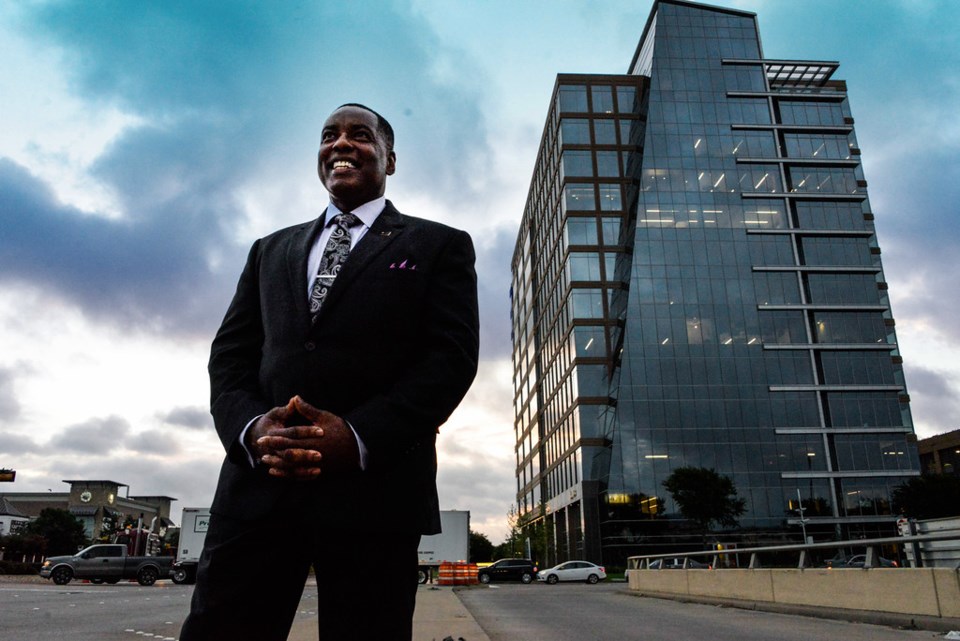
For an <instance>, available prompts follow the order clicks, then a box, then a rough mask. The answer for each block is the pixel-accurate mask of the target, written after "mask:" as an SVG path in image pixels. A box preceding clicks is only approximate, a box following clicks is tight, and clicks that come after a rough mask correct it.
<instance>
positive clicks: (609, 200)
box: [562, 183, 623, 213]
mask: <svg viewBox="0 0 960 641" xmlns="http://www.w3.org/2000/svg"><path fill="white" fill-rule="evenodd" d="M562 204H563V209H562V211H563V213H566V212H568V211H597V210H599V211H621V210H623V199H622V198H621V194H620V185H618V184H614V183H600V184H596V185H594V184H587V183H570V184H567V185H564V187H563V203H562Z"/></svg>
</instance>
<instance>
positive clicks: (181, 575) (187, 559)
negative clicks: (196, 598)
mask: <svg viewBox="0 0 960 641" xmlns="http://www.w3.org/2000/svg"><path fill="white" fill-rule="evenodd" d="M209 526H210V508H208V507H185V508H183V514H182V516H181V517H180V542H179V544H177V560H176V562H175V563H174V564H173V574H172V578H173V582H174V583H195V582H196V580H197V565H198V564H199V563H200V553H201V552H203V541H204V539H206V538H207V528H208V527H209Z"/></svg>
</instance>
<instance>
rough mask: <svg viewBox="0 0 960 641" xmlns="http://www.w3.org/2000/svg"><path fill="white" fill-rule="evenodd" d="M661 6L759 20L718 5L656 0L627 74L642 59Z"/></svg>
mask: <svg viewBox="0 0 960 641" xmlns="http://www.w3.org/2000/svg"><path fill="white" fill-rule="evenodd" d="M661 4H674V5H677V6H680V7H690V8H691V9H706V10H707V11H716V12H717V13H726V14H729V15H733V16H740V17H741V18H753V19H754V20H756V19H757V14H756V13H755V12H753V11H743V10H740V9H730V8H729V7H718V6H716V5H712V4H705V3H703V2H691V1H690V0H655V1H654V3H653V7H652V8H651V9H650V15H649V16H647V23H646V24H645V25H644V26H643V33H641V34H640V41H639V42H638V43H637V49H636V51H634V53H633V58H631V60H630V66H629V67H627V73H630V70H631V69H633V67H634V65H636V64H637V59H638V58H639V57H640V49H641V48H642V47H643V42H644V41H645V40H646V39H647V32H648V31H650V25H651V24H653V17H654V16H655V15H657V10H659V9H660V5H661Z"/></svg>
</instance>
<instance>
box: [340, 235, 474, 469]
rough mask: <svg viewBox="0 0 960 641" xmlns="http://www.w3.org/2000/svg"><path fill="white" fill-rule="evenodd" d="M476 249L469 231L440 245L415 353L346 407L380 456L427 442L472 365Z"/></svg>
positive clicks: (461, 391) (462, 389)
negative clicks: (378, 388) (380, 386)
mask: <svg viewBox="0 0 960 641" xmlns="http://www.w3.org/2000/svg"><path fill="white" fill-rule="evenodd" d="M474 263H475V254H474V249H473V242H472V241H471V239H470V236H469V235H468V234H467V233H466V232H463V231H456V232H455V233H454V234H452V235H451V237H450V239H449V240H448V241H447V243H446V245H445V247H444V248H443V249H442V250H441V252H440V255H439V258H438V260H437V263H436V265H435V267H434V269H433V276H432V281H431V283H430V286H429V288H428V291H427V295H426V297H425V303H424V305H425V307H426V309H425V310H424V313H423V314H422V315H421V318H423V319H424V324H425V327H424V331H423V332H422V333H421V334H420V335H419V336H418V337H417V341H418V347H417V352H416V353H417V355H418V356H417V357H416V358H414V359H413V360H412V361H411V363H410V365H409V366H408V367H406V368H405V370H403V371H402V372H401V375H400V376H398V377H397V380H396V382H395V383H394V384H393V385H392V387H391V388H390V389H388V390H387V391H386V392H385V393H383V394H380V395H377V396H374V397H373V398H371V399H369V400H368V401H366V402H365V403H363V404H361V405H360V406H358V407H356V408H354V409H353V410H351V411H349V412H347V414H346V415H345V416H344V418H345V419H346V420H347V421H349V422H350V424H351V425H352V426H353V427H354V429H355V430H356V432H357V434H358V435H359V436H360V438H361V439H362V440H363V442H364V444H365V445H366V447H367V448H368V450H369V453H370V456H371V458H370V464H371V465H375V464H376V463H377V461H382V460H384V459H383V457H384V456H387V457H391V456H395V455H402V454H403V453H404V452H407V451H412V450H413V449H415V448H417V447H419V446H421V445H423V444H427V443H429V444H430V445H431V446H432V444H433V439H434V437H435V435H436V430H437V428H438V427H439V426H440V425H442V424H443V423H444V422H445V421H446V420H447V418H448V417H449V416H450V414H451V413H453V410H454V409H456V407H457V405H459V403H460V401H461V400H462V399H463V397H464V395H465V394H466V393H467V390H468V389H469V388H470V384H471V383H472V382H473V379H474V377H475V376H476V373H477V362H478V359H479V343H480V337H479V333H480V329H479V325H480V321H479V311H478V304H477V275H476V270H475V268H474Z"/></svg>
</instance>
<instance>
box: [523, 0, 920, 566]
mask: <svg viewBox="0 0 960 641" xmlns="http://www.w3.org/2000/svg"><path fill="white" fill-rule="evenodd" d="M837 67H838V64H837V63H835V62H824V61H807V60H771V59H765V58H764V57H763V53H762V49H761V45H760V38H759V32H758V28H757V21H756V16H755V14H752V13H748V12H743V11H738V10H728V9H723V8H717V7H711V6H706V5H701V4H695V3H691V2H684V1H681V0H659V1H657V2H655V3H654V6H653V9H652V11H651V14H650V17H649V19H648V21H647V24H646V27H645V28H644V30H643V35H642V37H641V40H640V44H639V46H638V48H637V52H636V55H635V56H634V59H633V61H632V62H631V64H630V66H629V70H628V73H627V74H624V75H567V74H561V75H559V76H558V77H557V82H556V85H555V89H554V92H553V96H552V99H551V104H550V109H549V114H548V117H547V121H546V125H545V127H544V133H543V137H542V141H541V145H540V151H539V154H538V158H537V161H536V166H535V169H534V173H533V178H532V180H531V185H530V191H529V195H528V199H527V203H526V207H525V211H524V216H523V221H522V224H521V227H520V231H519V234H518V238H517V245H516V250H515V253H514V258H513V282H512V287H511V300H512V323H513V350H514V351H513V363H514V391H515V397H514V404H515V410H516V411H515V417H516V418H515V433H516V457H517V504H518V511H519V514H520V515H521V516H522V517H523V518H524V521H525V522H526V523H528V524H531V525H533V524H539V525H541V526H543V527H542V528H539V529H538V531H539V532H541V534H540V536H542V537H543V539H544V540H545V542H546V547H547V549H548V553H547V558H545V559H540V561H541V563H550V562H553V561H562V560H565V559H568V558H586V559H589V560H592V561H597V562H602V563H606V564H608V565H614V566H617V565H623V564H624V560H625V558H626V557H627V556H629V555H631V554H642V553H651V552H657V551H661V550H664V549H669V547H670V546H676V545H678V544H679V543H681V542H683V541H684V540H685V538H684V537H685V536H686V534H687V533H688V530H689V528H688V527H687V524H686V523H685V522H684V520H683V519H682V518H680V515H679V513H678V510H677V508H676V506H675V505H674V504H673V501H672V500H671V499H670V497H669V495H668V494H667V492H666V491H665V490H664V489H663V487H662V482H663V481H664V479H666V478H667V476H668V475H669V474H670V473H671V471H672V470H674V469H676V468H677V467H681V466H693V467H705V468H712V469H715V470H716V471H717V472H719V473H721V474H724V475H727V476H729V477H730V478H732V479H733V481H734V483H735V485H736V487H737V489H738V492H739V495H740V496H741V497H742V498H744V499H745V500H746V506H747V511H746V513H745V514H744V515H743V516H742V517H741V518H740V526H739V528H737V529H736V530H735V531H731V532H726V533H722V534H717V535H716V537H717V540H718V541H721V542H728V543H736V542H742V541H745V540H751V541H756V540H770V539H775V538H780V539H783V538H789V537H796V540H799V536H800V519H801V518H803V519H805V525H806V529H807V532H808V534H809V533H813V534H815V535H816V536H817V537H818V538H833V537H834V536H837V535H843V536H847V535H858V534H864V535H875V534H881V533H884V534H885V533H893V528H894V522H895V519H896V515H893V514H892V513H891V505H890V496H891V492H892V490H893V488H894V487H896V486H897V485H899V484H900V483H902V482H903V481H904V480H906V477H910V476H916V475H917V474H919V461H918V456H917V448H916V437H915V435H914V432H913V427H912V422H911V418H910V411H909V398H908V396H907V392H906V387H905V384H904V380H903V372H902V366H901V359H900V356H899V354H898V352H897V343H896V336H895V334H894V320H893V316H892V314H891V310H890V304H889V299H888V293H887V286H886V282H885V280H884V276H883V270H882V267H881V263H880V249H879V246H878V245H877V241H876V236H875V234H874V225H873V213H872V211H871V209H870V203H869V200H868V197H867V183H866V181H865V179H864V176H863V172H862V168H861V163H860V149H859V147H858V145H857V141H856V136H855V133H854V127H853V123H854V121H853V117H852V115H851V112H850V108H849V104H848V100H847V93H846V86H845V83H844V82H843V81H842V80H836V79H834V78H833V74H834V72H835V71H836V69H837ZM694 538H697V539H698V540H699V537H694Z"/></svg>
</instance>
